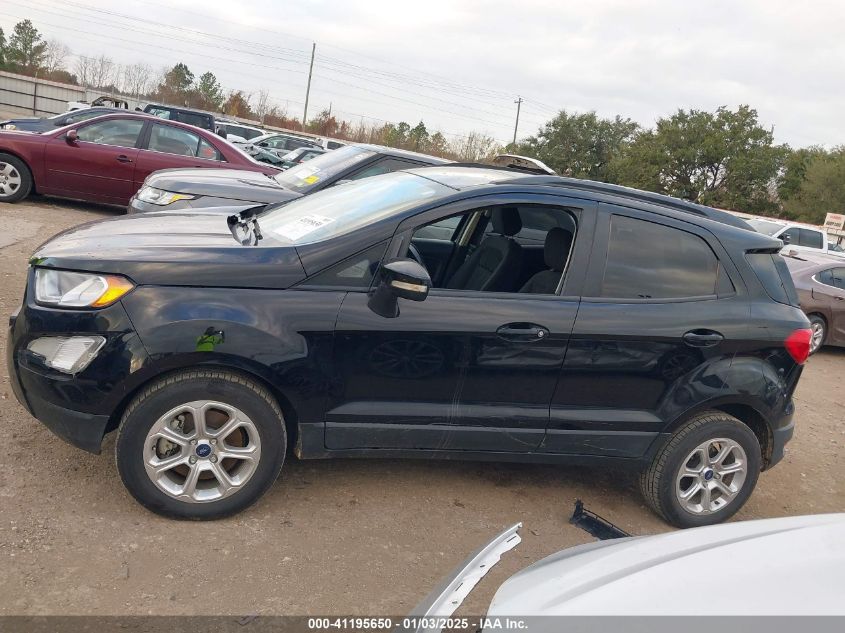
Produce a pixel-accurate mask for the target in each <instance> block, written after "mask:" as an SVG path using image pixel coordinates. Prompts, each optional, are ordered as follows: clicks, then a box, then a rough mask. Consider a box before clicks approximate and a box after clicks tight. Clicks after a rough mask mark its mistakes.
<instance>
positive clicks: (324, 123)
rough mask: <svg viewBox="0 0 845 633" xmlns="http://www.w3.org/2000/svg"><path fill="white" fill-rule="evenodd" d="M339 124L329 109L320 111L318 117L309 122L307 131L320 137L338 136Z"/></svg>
mask: <svg viewBox="0 0 845 633" xmlns="http://www.w3.org/2000/svg"><path fill="white" fill-rule="evenodd" d="M338 127H339V125H338V122H337V119H336V118H335V117H333V116H332V113H331V112H330V111H329V110H328V108H327V109H325V110H322V111H320V113H319V114H317V116H315V117H314V118H313V119H311V120H310V121H309V122H308V125H306V126H305V129H306V130H307V131H308V132H311V133H313V134H319V135H320V136H332V137H333V136H336V135H337V131H338Z"/></svg>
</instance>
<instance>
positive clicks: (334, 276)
mask: <svg viewBox="0 0 845 633" xmlns="http://www.w3.org/2000/svg"><path fill="white" fill-rule="evenodd" d="M386 248H387V242H382V243H380V244H376V245H375V246H373V247H371V248H368V249H367V250H365V251H363V252H362V253H358V254H357V255H353V256H352V257H349V258H347V259H345V260H343V261H342V262H340V263H339V264H335V265H334V266H332V267H331V268H328V269H326V270H324V271H323V272H321V273H317V274H316V275H314V277H312V278H311V279H309V280H308V281H307V282H306V283H307V284H309V285H315V286H341V287H344V288H345V287H353V288H364V289H367V288H369V287H370V284H371V283H372V281H373V276H375V273H376V269H377V268H378V265H379V262H381V258H382V256H383V255H384V251H385V249H386Z"/></svg>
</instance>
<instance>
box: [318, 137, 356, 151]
mask: <svg viewBox="0 0 845 633" xmlns="http://www.w3.org/2000/svg"><path fill="white" fill-rule="evenodd" d="M348 144H349V143H347V142H346V141H339V140H337V139H333V138H327V139H323V141H322V142H321V143H320V145H321V146H322V148H323V149H340V148H341V147H344V146H345V145H348Z"/></svg>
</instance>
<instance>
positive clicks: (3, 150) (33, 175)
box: [0, 148, 37, 193]
mask: <svg viewBox="0 0 845 633" xmlns="http://www.w3.org/2000/svg"><path fill="white" fill-rule="evenodd" d="M0 154H6V155H8V156H14V157H15V158H17V159H18V160H19V161H21V162H22V163H23V164H24V165H26V168H27V170H28V171H29V178H30V180H32V190H31V191H30V193H37V192H36V190H35V174H34V173H32V167H31V166H30V164H29V163H28V162H26V159H25V158H24V157H23V156H21V155H20V154H17V153H15V152H11V151H9V150H7V149H2V148H0Z"/></svg>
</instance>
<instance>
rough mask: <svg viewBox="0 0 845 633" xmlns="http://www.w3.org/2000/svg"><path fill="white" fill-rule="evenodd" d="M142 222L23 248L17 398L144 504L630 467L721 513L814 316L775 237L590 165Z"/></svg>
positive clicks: (744, 480) (712, 516)
mask: <svg viewBox="0 0 845 633" xmlns="http://www.w3.org/2000/svg"><path fill="white" fill-rule="evenodd" d="M161 219H162V216H160V215H159V216H158V217H156V216H150V215H136V216H128V217H122V218H115V219H110V220H105V221H102V222H98V223H92V224H85V225H82V226H79V227H77V228H75V229H71V230H69V231H67V232H65V233H63V234H61V235H59V236H57V237H55V238H54V239H53V240H51V241H49V242H47V243H46V244H44V245H43V246H41V247H40V248H39V249H38V251H37V252H36V253H35V254H34V255H33V257H32V260H31V268H30V271H29V279H28V283H27V287H26V294H25V298H24V301H23V305H22V306H21V308H20V310H19V311H18V312H17V313H16V314H15V315H13V316H12V318H11V333H10V339H9V343H8V346H7V348H8V355H9V356H8V361H9V370H10V376H11V379H12V383H13V386H14V391H15V394H16V396H17V398H18V399H19V400H20V401H21V402H22V403H23V404H24V406H26V407H27V408H28V409H29V410H30V411H31V412H32V414H33V415H34V416H35V417H37V418H38V419H39V420H41V421H42V422H43V423H44V424H46V425H47V426H48V427H49V428H50V429H51V430H52V431H54V432H55V433H56V434H58V435H60V436H61V437H63V438H64V439H66V440H67V441H69V442H71V443H72V444H75V445H76V446H78V447H81V448H83V449H86V450H88V451H92V452H99V450H100V445H101V442H102V439H103V436H104V434H105V433H107V432H109V431H112V430H117V432H118V436H117V441H116V452H117V463H118V467H119V471H120V475H121V477H122V479H123V481H124V483H125V485H126V486H127V488H128V489H129V491H130V492H131V493H132V494H133V495H134V496H135V498H136V499H137V500H138V501H140V502H141V503H142V504H143V505H145V506H146V507H147V508H149V509H151V510H153V511H155V512H158V513H161V514H164V515H168V516H173V517H190V518H200V519H202V518H205V519H209V518H215V517H221V516H225V515H229V514H232V513H235V512H238V511H239V510H242V509H244V508H245V507H247V506H248V505H250V504H251V503H253V502H254V501H255V500H256V499H258V498H259V497H260V496H261V494H262V493H263V492H264V491H265V490H267V488H268V487H269V486H270V485H271V484H272V483H273V481H274V480H275V479H276V476H277V475H278V474H279V471H280V470H281V468H282V462H283V461H284V458H285V455H286V451H287V449H288V448H293V451H294V453H295V454H296V456H297V457H299V458H300V459H309V458H326V457H426V458H446V459H486V460H494V461H524V462H546V463H572V462H574V463H579V464H585V465H586V464H591V465H598V466H601V467H605V468H608V467H609V468H617V467H623V466H627V467H633V468H635V469H638V470H639V471H640V472H641V482H642V490H643V492H644V494H645V497H646V500H647V501H648V503H649V504H650V505H651V507H652V508H654V510H655V511H657V512H658V513H659V514H660V515H661V516H662V517H664V519H666V520H667V521H669V522H671V523H673V524H674V525H678V526H695V525H704V524H709V523H715V522H718V521H722V520H724V519H725V518H727V517H729V516H731V515H732V514H733V513H735V512H736V511H737V510H738V509H739V508H740V507H741V506H742V505H743V503H745V501H746V499H748V497H749V495H750V494H751V491H752V490H753V488H754V486H755V484H756V482H757V477H758V475H759V473H760V471H761V470H764V469H766V468H769V467H770V466H772V465H773V464H775V463H776V462H777V461H778V460H780V459H781V458H782V457H783V451H784V444H785V443H786V442H787V441H788V440H789V439H790V437H791V435H792V430H793V422H792V416H793V403H792V394H793V391H794V389H795V386H796V383H797V381H798V378H799V376H800V375H801V371H802V364H803V363H804V361H805V360H806V358H807V355H808V351H809V342H810V330H809V329H808V326H809V324H808V321H807V318H806V317H805V316H804V314H803V313H802V312H801V310H800V309H799V308H798V302H797V299H796V295H795V289H794V287H793V285H792V281H791V279H790V277H789V274H788V272H787V270H786V268H785V266H784V263H783V261H782V259H781V257H780V255H778V250H779V249H780V247H781V242H780V241H778V240H775V239H773V238H771V237H768V236H766V235H762V234H760V233H756V232H754V231H752V230H749V229H748V228H747V226H746V225H745V224H744V222H742V221H741V220H738V219H737V218H734V217H733V216H731V215H729V214H726V213H723V212H720V211H716V210H714V209H710V208H707V207H701V206H696V205H693V204H690V203H686V202H682V201H679V200H675V199H672V198H667V197H662V196H658V195H655V194H648V193H643V192H638V191H635V190H630V189H625V188H621V187H614V186H609V185H603V184H598V183H592V182H584V181H578V180H572V179H566V178H559V177H551V176H525V175H515V174H513V173H512V172H508V171H503V170H497V169H480V168H471V167H448V166H447V167H432V168H424V169H414V170H410V171H404V172H395V173H391V174H386V175H382V176H377V177H374V178H370V179H366V180H361V181H357V182H353V183H349V184H346V185H343V186H341V187H334V188H331V189H327V190H325V191H321V192H319V193H316V194H314V195H310V196H306V197H303V198H300V199H298V200H295V201H292V202H290V203H288V204H286V205H284V206H282V207H279V208H274V207H272V206H271V207H268V208H267V209H266V210H264V211H263V212H262V213H260V214H259V215H257V216H254V215H232V216H230V217H229V218H226V217H223V216H219V215H203V214H199V215H192V214H172V215H171V216H169V217H168V218H167V221H166V222H162V221H161Z"/></svg>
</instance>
